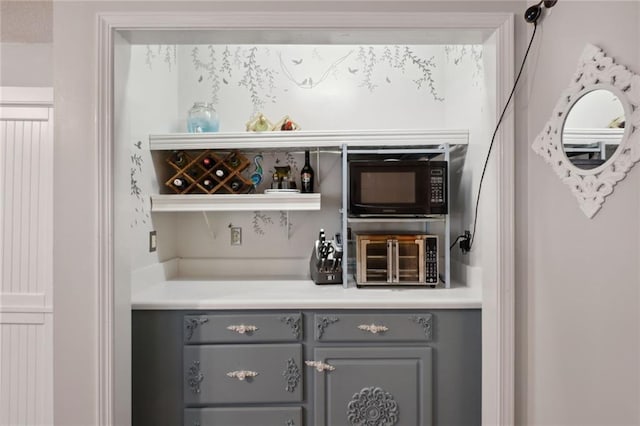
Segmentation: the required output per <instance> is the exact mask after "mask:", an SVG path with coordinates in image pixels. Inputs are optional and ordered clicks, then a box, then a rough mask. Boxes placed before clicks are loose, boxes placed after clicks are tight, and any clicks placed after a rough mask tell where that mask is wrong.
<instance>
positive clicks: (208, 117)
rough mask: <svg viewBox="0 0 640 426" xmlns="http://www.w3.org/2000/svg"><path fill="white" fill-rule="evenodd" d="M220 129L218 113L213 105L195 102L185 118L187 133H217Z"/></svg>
mask: <svg viewBox="0 0 640 426" xmlns="http://www.w3.org/2000/svg"><path fill="white" fill-rule="evenodd" d="M219 129H220V120H219V119H218V113H217V112H216V110H215V109H214V108H213V104H211V103H208V102H195V103H194V104H193V106H192V107H191V109H190V110H189V114H188V117H187V131H188V132H189V133H204V132H217V131H218V130H219Z"/></svg>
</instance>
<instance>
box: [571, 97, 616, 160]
mask: <svg viewBox="0 0 640 426" xmlns="http://www.w3.org/2000/svg"><path fill="white" fill-rule="evenodd" d="M624 123H625V117H624V107H623V105H622V102H621V101H620V99H619V98H618V96H616V94H615V93H613V92H611V91H609V90H605V89H598V90H593V91H591V92H588V93H586V94H585V95H584V96H582V97H581V98H580V99H578V101H576V103H575V104H574V105H573V107H572V108H571V110H570V111H569V114H567V118H566V120H565V122H564V126H563V129H562V146H563V148H564V152H565V154H566V155H567V158H568V159H569V160H570V161H571V163H573V165H574V166H576V167H578V168H580V169H595V168H596V167H599V166H601V165H602V164H604V163H606V162H607V160H608V159H610V158H611V157H612V156H613V154H614V153H615V152H616V150H617V149H618V147H619V146H620V142H621V141H622V136H623V135H624Z"/></svg>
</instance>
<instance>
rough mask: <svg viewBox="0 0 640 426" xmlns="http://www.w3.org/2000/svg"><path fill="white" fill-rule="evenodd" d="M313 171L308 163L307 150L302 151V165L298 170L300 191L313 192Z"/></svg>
mask: <svg viewBox="0 0 640 426" xmlns="http://www.w3.org/2000/svg"><path fill="white" fill-rule="evenodd" d="M313 180H314V173H313V169H312V168H311V164H310V163H309V151H305V152H304V167H302V170H301V171H300V191H301V192H313Z"/></svg>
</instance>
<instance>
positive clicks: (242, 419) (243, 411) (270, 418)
mask: <svg viewBox="0 0 640 426" xmlns="http://www.w3.org/2000/svg"><path fill="white" fill-rule="evenodd" d="M184 426H302V407H222V408H187V409H186V410H184Z"/></svg>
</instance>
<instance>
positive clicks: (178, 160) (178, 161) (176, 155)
mask: <svg viewBox="0 0 640 426" xmlns="http://www.w3.org/2000/svg"><path fill="white" fill-rule="evenodd" d="M171 162H172V163H173V164H175V165H176V166H178V167H183V166H184V165H186V164H187V157H186V155H185V153H184V151H173V153H172V154H171Z"/></svg>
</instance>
